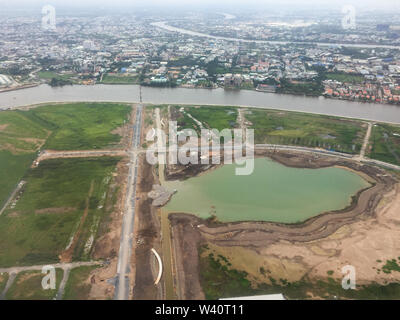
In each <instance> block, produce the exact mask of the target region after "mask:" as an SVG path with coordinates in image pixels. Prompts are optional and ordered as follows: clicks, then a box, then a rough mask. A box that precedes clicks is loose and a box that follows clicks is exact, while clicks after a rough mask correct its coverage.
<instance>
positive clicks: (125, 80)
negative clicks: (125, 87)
mask: <svg viewBox="0 0 400 320" xmlns="http://www.w3.org/2000/svg"><path fill="white" fill-rule="evenodd" d="M101 83H103V84H138V83H139V77H138V76H126V75H110V74H106V75H105V76H104V77H103V80H102V81H101Z"/></svg>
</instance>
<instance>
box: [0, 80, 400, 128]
mask: <svg viewBox="0 0 400 320" xmlns="http://www.w3.org/2000/svg"><path fill="white" fill-rule="evenodd" d="M142 96H143V102H144V103H155V104H173V103H176V104H198V105H206V104H209V105H231V106H246V107H249V106H251V107H258V108H272V109H281V110H287V111H301V112H308V113H319V114H325V115H332V116H341V117H348V118H359V119H365V120H372V121H382V122H392V123H398V124H399V123H400V106H395V105H385V104H374V103H361V102H352V101H341V100H333V99H326V98H323V97H319V98H316V97H306V96H293V95H284V94H275V93H264V92H257V91H248V90H224V89H222V88H220V89H185V88H149V87H142ZM139 100H140V89H139V86H138V85H95V86H65V87H58V88H52V87H50V86H48V85H40V86H38V87H34V88H28V89H23V90H16V91H9V92H3V93H0V109H5V108H9V107H19V106H27V105H31V104H38V103H47V102H76V101H87V102H90V101H105V102H111V101H114V102H132V103H133V102H139Z"/></svg>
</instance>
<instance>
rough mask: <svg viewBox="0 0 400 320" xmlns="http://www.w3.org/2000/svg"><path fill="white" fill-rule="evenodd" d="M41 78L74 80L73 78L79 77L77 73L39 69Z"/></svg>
mask: <svg viewBox="0 0 400 320" xmlns="http://www.w3.org/2000/svg"><path fill="white" fill-rule="evenodd" d="M37 74H38V76H39V78H41V79H45V80H51V79H53V78H55V79H62V80H73V78H76V77H78V75H77V74H59V73H56V72H52V71H39V72H38V73H37Z"/></svg>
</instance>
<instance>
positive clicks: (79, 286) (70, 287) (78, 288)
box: [63, 266, 98, 300]
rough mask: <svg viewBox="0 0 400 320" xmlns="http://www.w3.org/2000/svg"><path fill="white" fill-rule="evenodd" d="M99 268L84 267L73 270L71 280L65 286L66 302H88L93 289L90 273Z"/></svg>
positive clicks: (64, 297)
mask: <svg viewBox="0 0 400 320" xmlns="http://www.w3.org/2000/svg"><path fill="white" fill-rule="evenodd" d="M96 268H98V267H97V266H84V267H78V268H75V269H72V270H71V273H70V275H69V279H68V281H67V284H66V286H65V291H64V296H63V299H64V300H87V299H88V298H89V293H90V289H91V287H92V286H91V284H90V280H89V276H90V273H91V272H92V271H93V270H95V269H96Z"/></svg>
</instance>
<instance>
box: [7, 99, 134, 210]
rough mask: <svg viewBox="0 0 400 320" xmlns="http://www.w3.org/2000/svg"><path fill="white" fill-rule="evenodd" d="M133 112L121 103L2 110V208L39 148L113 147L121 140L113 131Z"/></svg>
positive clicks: (81, 148)
mask: <svg viewBox="0 0 400 320" xmlns="http://www.w3.org/2000/svg"><path fill="white" fill-rule="evenodd" d="M130 110H131V108H130V106H128V105H121V104H100V103H77V104H65V105H56V106H43V107H38V108H35V109H31V110H29V111H1V112H0V208H1V207H2V206H3V205H4V203H5V202H6V200H7V199H8V197H9V196H10V194H11V193H12V191H13V190H14V188H15V186H16V185H17V183H18V182H19V181H20V180H21V179H22V177H23V176H24V174H25V173H26V171H27V170H28V168H29V166H30V165H31V164H32V161H33V160H34V159H35V157H36V153H37V151H38V150H39V149H41V148H46V149H54V150H83V149H96V148H105V147H114V146H116V145H117V144H118V142H119V141H120V139H121V137H120V136H119V135H117V134H112V133H111V131H112V130H114V129H116V128H118V127H120V126H122V125H123V124H124V121H126V120H127V118H128V114H129V112H130ZM50 134H51V135H50ZM49 135H50V137H49V139H48V140H47V138H48V136H49ZM43 144H45V145H44V146H43Z"/></svg>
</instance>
